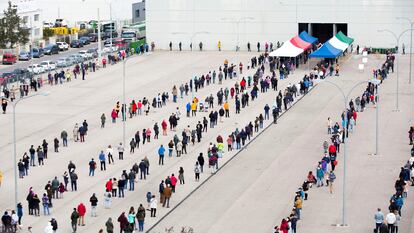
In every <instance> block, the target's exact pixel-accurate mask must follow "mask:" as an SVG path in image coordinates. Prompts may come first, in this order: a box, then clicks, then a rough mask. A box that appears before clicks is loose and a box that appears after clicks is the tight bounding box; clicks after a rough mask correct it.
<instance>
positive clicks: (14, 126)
mask: <svg viewBox="0 0 414 233" xmlns="http://www.w3.org/2000/svg"><path fill="white" fill-rule="evenodd" d="M39 95H41V96H47V95H48V93H36V94H34V95H29V96H26V97H23V98H20V99H18V100H16V101H14V102H12V107H13V162H14V206H17V203H19V201H18V199H19V188H18V185H17V180H18V174H17V173H18V172H17V171H18V168H17V136H16V107H17V104H18V103H20V101H22V100H26V99H29V98H32V97H35V96H39Z"/></svg>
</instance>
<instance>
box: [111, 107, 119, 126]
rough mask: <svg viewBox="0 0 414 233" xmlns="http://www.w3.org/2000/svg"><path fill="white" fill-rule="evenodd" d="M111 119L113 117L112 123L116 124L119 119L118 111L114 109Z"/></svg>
mask: <svg viewBox="0 0 414 233" xmlns="http://www.w3.org/2000/svg"><path fill="white" fill-rule="evenodd" d="M111 117H112V123H115V122H116V118H117V117H118V113H116V110H115V109H112V112H111Z"/></svg>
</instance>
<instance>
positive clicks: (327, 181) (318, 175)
mask: <svg viewBox="0 0 414 233" xmlns="http://www.w3.org/2000/svg"><path fill="white" fill-rule="evenodd" d="M393 59H394V56H392V55H391V54H390V55H388V56H387V59H386V61H385V62H384V63H383V65H382V66H381V68H379V69H378V70H374V72H373V76H374V78H376V79H379V80H381V84H382V82H383V80H384V79H386V78H387V76H388V74H389V72H390V70H392V64H393ZM314 70H315V69H314ZM314 76H316V77H317V74H316V73H315V74H314ZM318 78H320V77H318ZM379 86H380V85H374V84H372V83H368V85H367V88H366V89H365V90H364V91H363V93H362V94H361V96H357V97H356V98H355V100H353V99H351V100H350V102H349V103H348V104H349V107H348V108H347V109H346V110H345V111H343V112H342V113H341V115H340V119H341V120H340V122H341V123H339V122H335V123H333V120H332V119H331V118H330V117H328V119H327V124H326V126H327V133H328V136H329V140H324V142H323V143H322V150H323V156H322V158H321V160H320V161H318V163H317V166H316V169H315V172H314V171H309V172H308V173H307V176H306V179H305V180H304V182H303V183H302V184H301V185H300V187H299V188H298V191H297V192H296V193H295V197H294V201H293V208H292V211H291V213H289V215H288V216H287V217H286V218H283V219H282V220H281V223H280V224H279V225H276V226H275V227H274V230H275V232H277V233H296V232H297V221H298V220H300V219H301V217H302V216H301V213H302V209H303V206H304V201H306V200H307V199H308V193H309V191H310V189H311V188H312V187H314V186H316V187H317V188H320V187H324V186H326V187H328V190H329V193H330V194H332V193H333V192H334V183H335V180H336V174H335V167H336V166H337V165H338V155H339V153H340V146H341V143H345V140H347V138H348V136H349V133H353V132H354V128H355V127H356V125H357V118H358V113H362V112H364V110H365V108H366V106H367V105H368V104H370V103H372V104H373V106H375V104H376V102H377V101H379V100H378V96H377V88H378V87H379ZM413 132H414V131H413ZM328 141H330V143H329V142H328ZM413 150H414V149H413ZM413 161H414V159H413ZM397 183H398V181H397ZM396 187H397V184H396ZM379 211H380V210H379ZM375 218H376V219H377V217H375ZM382 220H384V219H382ZM381 223H382V222H381ZM380 225H381V224H377V228H378V227H379V226H380ZM385 232H387V233H388V231H384V232H381V233H385ZM393 233H394V232H393Z"/></svg>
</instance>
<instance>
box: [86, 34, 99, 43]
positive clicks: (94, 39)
mask: <svg viewBox="0 0 414 233" xmlns="http://www.w3.org/2000/svg"><path fill="white" fill-rule="evenodd" d="M88 37H89V41H90V42H98V34H96V33H89V34H88Z"/></svg>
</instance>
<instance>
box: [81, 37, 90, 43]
mask: <svg viewBox="0 0 414 233" xmlns="http://www.w3.org/2000/svg"><path fill="white" fill-rule="evenodd" d="M79 40H80V41H81V42H82V43H83V44H84V45H87V44H90V43H91V41H90V40H89V37H87V36H82V37H81V38H79Z"/></svg>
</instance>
